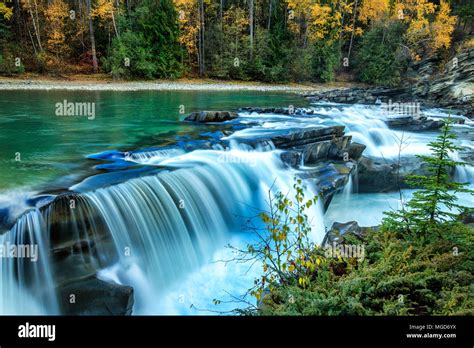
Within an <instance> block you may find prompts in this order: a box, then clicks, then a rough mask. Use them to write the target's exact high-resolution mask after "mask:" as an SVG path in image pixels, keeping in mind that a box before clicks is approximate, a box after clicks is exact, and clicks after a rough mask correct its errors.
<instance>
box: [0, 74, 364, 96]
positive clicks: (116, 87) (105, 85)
mask: <svg viewBox="0 0 474 348" xmlns="http://www.w3.org/2000/svg"><path fill="white" fill-rule="evenodd" d="M354 86H357V84H353V83H331V84H313V83H308V84H297V83H288V84H266V83H262V82H255V81H252V82H246V81H220V80H208V79H179V80H153V81H112V80H103V79H90V78H89V79H87V78H79V79H70V80H62V79H61V80H59V79H50V78H21V79H16V78H4V77H0V91H9V90H24V91H26V90H43V91H53V90H66V91H124V92H126V91H255V92H295V93H298V92H317V91H325V90H331V89H335V88H349V87H354Z"/></svg>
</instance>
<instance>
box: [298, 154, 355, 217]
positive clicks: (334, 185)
mask: <svg viewBox="0 0 474 348" xmlns="http://www.w3.org/2000/svg"><path fill="white" fill-rule="evenodd" d="M355 170H356V165H355V164H354V163H353V162H351V161H349V162H342V161H337V162H336V161H335V162H320V163H318V164H317V165H316V166H314V167H309V168H305V169H304V171H302V172H301V173H299V174H298V176H299V177H300V178H302V179H304V180H306V181H307V182H308V183H310V184H312V185H314V188H315V189H317V190H318V193H319V194H320V197H321V199H322V202H323V207H324V209H327V208H328V207H329V204H330V203H331V201H332V198H333V197H334V195H335V194H336V193H337V192H339V191H341V190H343V189H344V187H345V185H346V184H347V182H348V180H349V177H350V176H351V175H353V174H354V172H355Z"/></svg>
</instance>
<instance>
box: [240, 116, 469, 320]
mask: <svg viewBox="0 0 474 348" xmlns="http://www.w3.org/2000/svg"><path fill="white" fill-rule="evenodd" d="M450 122H451V121H450V120H448V122H447V123H446V125H445V127H444V128H443V131H442V133H441V134H440V135H439V137H438V138H437V139H436V140H435V141H433V142H432V143H430V148H431V150H432V155H430V156H422V157H421V158H422V159H423V161H424V163H425V164H426V166H427V168H428V170H429V172H430V174H431V175H430V176H412V177H411V178H410V182H412V183H413V184H415V183H416V184H417V185H418V187H420V185H421V187H422V188H421V189H420V190H419V191H417V192H416V193H415V194H414V196H413V198H412V199H411V200H410V201H408V202H406V204H402V208H401V209H400V210H398V211H390V212H387V213H386V217H385V219H384V220H383V222H382V224H381V226H378V227H374V228H365V229H362V230H359V231H358V232H355V231H345V233H343V234H339V232H340V231H329V232H328V235H331V236H332V238H330V240H333V241H336V240H337V242H333V244H331V243H329V245H328V243H323V245H322V246H316V245H314V244H313V243H311V242H310V241H309V239H308V238H307V237H308V233H309V231H310V227H309V224H310V221H309V220H308V215H307V210H306V209H307V208H309V207H311V205H312V204H314V200H306V199H305V198H304V192H305V190H304V189H303V188H302V186H301V185H302V182H301V181H299V180H298V181H297V182H296V184H295V190H296V195H295V197H294V198H292V199H290V198H288V197H287V196H284V195H283V194H281V193H279V194H277V195H276V196H274V197H271V199H270V209H269V211H268V212H262V213H261V214H260V219H261V221H262V223H263V228H260V229H259V230H258V232H259V234H258V236H259V238H258V240H257V242H255V243H253V244H251V245H249V246H248V249H247V250H242V251H239V258H238V259H239V260H240V261H242V260H245V259H247V260H248V261H255V262H258V263H259V264H261V266H262V268H263V275H262V277H261V278H259V279H256V280H255V283H254V286H253V287H252V289H251V290H249V294H251V295H253V296H254V297H255V299H256V301H257V302H258V305H257V306H255V307H253V308H250V309H248V310H245V311H242V312H240V313H243V314H260V315H468V314H469V315H472V314H474V312H473V308H474V302H473V299H472V296H471V291H472V290H471V284H472V282H473V281H474V277H473V275H472V267H473V254H472V249H473V228H472V222H474V218H473V214H474V211H472V210H471V211H469V210H468V209H467V208H465V207H462V206H460V205H457V204H456V193H458V192H470V193H471V194H472V193H473V192H472V191H469V190H468V189H467V188H466V185H465V184H462V183H454V182H452V181H451V180H450V179H449V175H448V173H449V171H450V170H453V169H454V168H455V166H457V165H462V163H458V162H455V161H452V160H451V159H450V158H449V154H450V153H451V152H452V151H454V150H456V146H454V145H453V139H454V138H455V135H454V134H453V133H451V132H450ZM469 223H471V225H469ZM325 244H326V245H325ZM336 244H337V245H339V246H356V245H357V246H363V247H362V248H358V249H357V248H356V249H353V252H355V251H358V252H359V253H358V254H357V253H353V254H352V255H347V254H346V253H345V252H344V250H347V249H340V248H339V247H338V246H336ZM328 248H329V249H328ZM328 251H330V252H328ZM360 251H362V253H360Z"/></svg>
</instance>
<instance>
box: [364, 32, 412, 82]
mask: <svg viewBox="0 0 474 348" xmlns="http://www.w3.org/2000/svg"><path fill="white" fill-rule="evenodd" d="M403 32H404V28H403V25H401V24H388V25H386V26H376V27H374V28H373V29H371V30H369V31H368V32H366V33H365V35H364V36H363V37H362V40H361V42H360V45H359V47H358V50H357V55H356V59H355V65H356V67H357V71H358V77H359V80H360V81H361V82H365V83H370V84H381V85H387V86H394V85H397V84H399V83H400V78H401V73H402V72H403V71H404V70H405V69H406V67H407V64H408V58H406V57H405V55H404V50H403V46H402V36H403Z"/></svg>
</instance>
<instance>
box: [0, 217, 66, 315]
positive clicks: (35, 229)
mask: <svg viewBox="0 0 474 348" xmlns="http://www.w3.org/2000/svg"><path fill="white" fill-rule="evenodd" d="M44 231H46V226H45V222H44V220H43V219H42V216H41V214H39V213H38V211H30V212H28V213H26V214H24V215H23V216H22V217H21V218H20V219H19V220H18V222H17V223H16V225H15V226H14V227H13V228H12V230H10V231H9V232H7V233H5V234H4V235H0V244H1V245H3V246H11V245H14V246H17V247H19V246H22V247H23V246H25V247H32V246H33V247H34V246H37V252H38V254H37V256H36V258H37V260H34V259H33V258H31V257H30V258H29V259H28V258H18V257H0V314H1V315H26V314H29V315H39V314H41V315H43V314H58V313H59V312H58V304H57V301H56V295H55V292H54V286H53V281H52V273H51V267H50V264H49V255H48V253H49V248H48V245H47V241H48V240H49V238H48V236H47V235H44V234H43V232H44ZM30 250H33V248H30ZM27 256H33V254H32V253H31V254H29V255H27Z"/></svg>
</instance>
